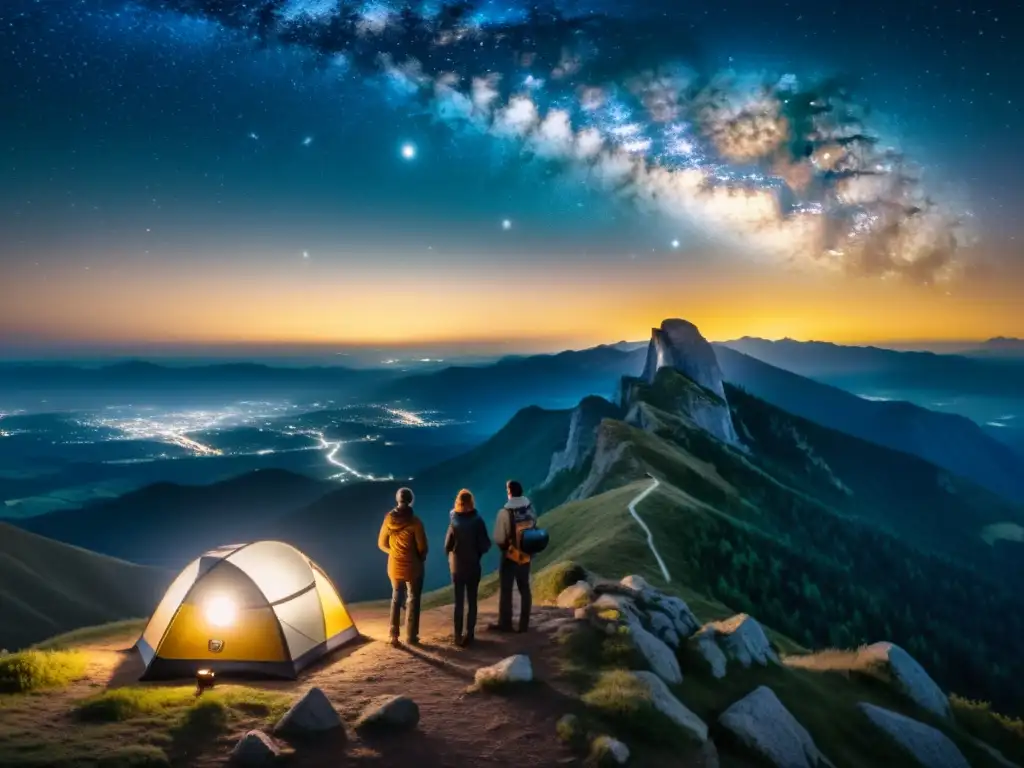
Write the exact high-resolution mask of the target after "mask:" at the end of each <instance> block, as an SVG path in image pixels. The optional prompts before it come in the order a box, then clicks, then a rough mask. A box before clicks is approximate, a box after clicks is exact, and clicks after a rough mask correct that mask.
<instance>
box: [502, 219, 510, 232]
mask: <svg viewBox="0 0 1024 768" xmlns="http://www.w3.org/2000/svg"><path fill="white" fill-rule="evenodd" d="M501 228H502V229H504V230H509V229H512V222H511V220H509V219H505V220H504V221H503V222H501Z"/></svg>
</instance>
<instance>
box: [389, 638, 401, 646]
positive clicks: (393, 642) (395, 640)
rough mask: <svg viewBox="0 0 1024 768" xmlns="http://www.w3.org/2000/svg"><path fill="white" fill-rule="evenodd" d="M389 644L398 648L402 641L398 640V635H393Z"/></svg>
mask: <svg viewBox="0 0 1024 768" xmlns="http://www.w3.org/2000/svg"><path fill="white" fill-rule="evenodd" d="M388 644H389V645H390V646H391V647H392V648H398V647H399V646H400V645H401V643H400V642H399V640H398V635H392V636H391V639H389V640H388Z"/></svg>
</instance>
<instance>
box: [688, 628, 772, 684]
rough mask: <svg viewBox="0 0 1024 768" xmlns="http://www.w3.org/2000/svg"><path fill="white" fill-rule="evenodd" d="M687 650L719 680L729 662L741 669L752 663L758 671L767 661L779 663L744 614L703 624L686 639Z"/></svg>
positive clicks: (766, 641)
mask: <svg viewBox="0 0 1024 768" xmlns="http://www.w3.org/2000/svg"><path fill="white" fill-rule="evenodd" d="M690 647H691V648H693V649H694V650H695V651H696V652H697V653H698V654H700V655H701V656H702V657H703V658H704V660H705V661H707V663H708V665H709V666H710V667H711V674H712V675H714V676H715V677H719V678H720V677H724V676H725V673H726V671H727V662H729V661H735V662H737V663H738V664H740V666H742V667H744V668H746V667H749V666H750V665H751V664H754V663H755V662H756V663H757V664H760V665H761V666H762V667H764V666H767V665H768V662H769V661H771V662H774V663H776V664H778V663H779V657H778V656H777V655H776V654H775V651H773V650H772V646H771V643H769V642H768V637H767V635H765V633H764V629H762V628H761V625H760V624H758V623H757V620H756V619H753V618H751V617H750V616H748V615H747V614H745V613H740V614H737V615H736V616H733V617H732V618H731V619H726V620H725V621H713V622H711V623H709V624H706V625H705V626H704V627H702V628H701V629H700V631H698V632H697V633H696V634H695V635H694V636H693V637H691V638H690Z"/></svg>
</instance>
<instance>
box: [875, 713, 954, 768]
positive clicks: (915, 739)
mask: <svg viewBox="0 0 1024 768" xmlns="http://www.w3.org/2000/svg"><path fill="white" fill-rule="evenodd" d="M857 706H858V707H860V709H861V711H862V712H863V713H864V714H865V715H867V716H868V719H869V720H871V722H872V723H874V724H875V725H876V726H878V727H879V728H880V729H882V730H883V731H885V732H886V733H887V734H889V736H891V737H892V738H893V739H894V740H895V741H896V742H897V743H898V744H899V745H900V746H901V747H903V748H904V749H905V750H906V751H907V752H909V753H910V754H911V755H913V756H914V758H915V759H916V760H917V762H918V763H920V764H921V765H922V766H924V768H970V763H968V762H967V758H965V757H964V756H963V753H961V752H960V750H959V749H958V748H957V746H956V744H954V743H953V742H952V741H951V740H950V738H949V737H948V736H946V734H944V733H942V732H941V731H939V730H937V729H935V728H933V727H932V726H930V725H926V724H925V723H921V722H918V721H917V720H913V719H911V718H909V717H906V716H905V715H901V714H898V713H896V712H890V711H889V710H888V709H882V708H881V707H877V706H875V705H874V704H867V703H865V702H861V703H860V704H858V705H857Z"/></svg>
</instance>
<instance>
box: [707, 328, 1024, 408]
mask: <svg viewBox="0 0 1024 768" xmlns="http://www.w3.org/2000/svg"><path fill="white" fill-rule="evenodd" d="M719 346H725V347H729V348H731V349H735V350H736V351H737V352H743V353H744V354H746V355H750V356H751V357H755V358H757V359H758V360H761V361H763V362H766V363H769V364H770V365H774V366H776V367H777V368H782V369H784V370H787V371H791V372H792V373H796V374H799V375H800V376H806V377H808V378H811V379H817V380H818V381H823V382H825V383H828V384H832V385H834V386H837V387H842V388H843V389H847V390H851V391H854V392H857V391H863V390H865V389H870V388H875V389H890V390H895V391H900V390H902V391H908V390H913V391H921V392H941V393H948V394H954V395H976V396H983V397H1009V398H1015V397H1020V396H1021V393H1022V392H1024V362H1022V361H1020V360H1014V359H1005V358H991V359H989V358H983V357H970V356H966V355H938V354H935V353H932V352H896V351H894V350H891V349H881V348H879V347H853V346H842V345H839V344H832V343H829V342H823V341H793V340H792V339H783V340H781V341H768V340H766V339H757V338H751V337H744V338H742V339H736V340H734V341H726V342H722V344H720V345H719Z"/></svg>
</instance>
